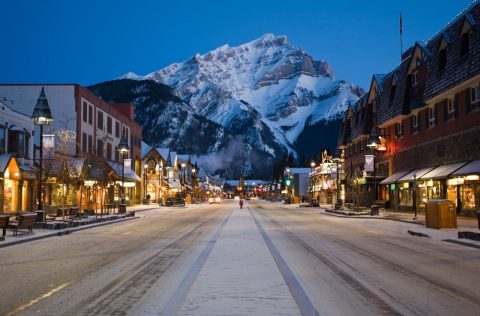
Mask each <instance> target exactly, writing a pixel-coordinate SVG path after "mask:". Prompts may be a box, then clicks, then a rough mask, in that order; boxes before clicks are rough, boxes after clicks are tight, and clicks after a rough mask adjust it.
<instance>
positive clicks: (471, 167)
mask: <svg viewBox="0 0 480 316" xmlns="http://www.w3.org/2000/svg"><path fill="white" fill-rule="evenodd" d="M477 174H480V160H474V161H471V162H469V163H468V164H466V165H465V166H463V167H462V168H460V169H458V170H457V171H455V172H454V173H452V176H468V175H477Z"/></svg>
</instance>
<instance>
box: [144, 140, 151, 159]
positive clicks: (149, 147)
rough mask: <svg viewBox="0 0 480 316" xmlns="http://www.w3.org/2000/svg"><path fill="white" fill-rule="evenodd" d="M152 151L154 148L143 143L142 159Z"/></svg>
mask: <svg viewBox="0 0 480 316" xmlns="http://www.w3.org/2000/svg"><path fill="white" fill-rule="evenodd" d="M151 149H152V146H150V145H148V144H147V143H145V142H144V141H142V158H143V157H145V155H146V154H148V152H149V151H150V150H151Z"/></svg>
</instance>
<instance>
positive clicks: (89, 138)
mask: <svg viewBox="0 0 480 316" xmlns="http://www.w3.org/2000/svg"><path fill="white" fill-rule="evenodd" d="M88 153H89V154H92V153H93V137H92V135H88Z"/></svg>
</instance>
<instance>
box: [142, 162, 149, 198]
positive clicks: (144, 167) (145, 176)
mask: <svg viewBox="0 0 480 316" xmlns="http://www.w3.org/2000/svg"><path fill="white" fill-rule="evenodd" d="M143 177H144V179H143V183H144V185H145V189H144V192H143V199H144V201H145V204H146V203H147V185H148V164H145V165H144V166H143Z"/></svg>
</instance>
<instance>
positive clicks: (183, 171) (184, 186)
mask: <svg viewBox="0 0 480 316" xmlns="http://www.w3.org/2000/svg"><path fill="white" fill-rule="evenodd" d="M180 166H181V167H182V184H183V203H185V204H186V203H187V183H186V182H185V180H186V179H185V164H184V163H182V164H181V165H180Z"/></svg>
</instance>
